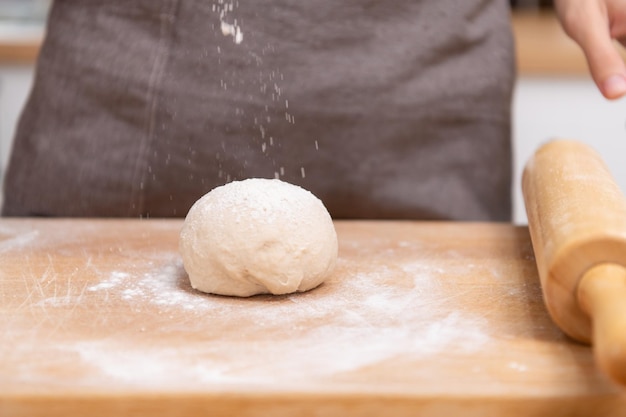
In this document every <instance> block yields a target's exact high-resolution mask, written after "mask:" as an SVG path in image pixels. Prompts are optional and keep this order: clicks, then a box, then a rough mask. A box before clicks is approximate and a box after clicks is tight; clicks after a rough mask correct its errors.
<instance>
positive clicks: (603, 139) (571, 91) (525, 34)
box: [0, 0, 626, 224]
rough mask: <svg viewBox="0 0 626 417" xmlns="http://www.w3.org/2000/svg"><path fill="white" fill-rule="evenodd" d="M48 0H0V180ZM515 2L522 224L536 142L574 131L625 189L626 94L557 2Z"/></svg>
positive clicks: (517, 196)
mask: <svg viewBox="0 0 626 417" xmlns="http://www.w3.org/2000/svg"><path fill="white" fill-rule="evenodd" d="M459 1H462V0H459ZM50 3H51V0H0V181H1V179H2V173H3V172H4V170H5V169H6V164H7V159H8V156H9V152H10V147H11V141H12V138H13V133H14V130H15V124H16V121H17V119H18V117H19V113H20V111H21V108H22V106H23V105H24V102H25V100H26V98H27V95H28V92H29V90H30V87H31V83H32V79H33V71H34V64H35V60H36V57H37V51H38V47H39V44H40V42H41V39H42V37H43V36H44V33H45V19H46V15H47V11H48V9H49V7H50ZM510 4H511V6H512V21H513V28H514V32H515V36H516V43H517V45H516V53H517V67H518V80H517V84H516V90H515V98H514V103H513V105H514V114H513V122H514V131H513V139H514V145H515V183H514V202H515V214H514V221H515V222H516V223H518V224H525V223H526V214H525V210H524V206H523V201H522V196H521V187H520V176H521V171H522V168H523V165H524V163H525V161H526V160H527V159H528V158H529V157H530V155H531V154H532V152H533V151H534V150H535V149H536V147H537V146H538V145H539V144H540V143H541V142H543V141H545V140H547V139H549V138H553V137H566V138H574V139H579V140H582V141H585V142H587V143H589V144H591V145H592V146H594V147H595V148H596V149H597V150H598V151H599V152H600V154H601V155H602V156H603V158H604V159H605V161H606V162H607V164H608V165H609V168H610V169H611V171H612V172H613V175H614V176H615V177H616V178H617V180H618V183H619V184H620V186H621V188H622V190H624V191H626V163H624V159H625V157H626V99H623V100H619V101H615V102H609V101H606V100H605V99H604V98H603V97H602V96H601V95H600V93H599V92H598V91H597V90H596V87H595V85H594V84H593V82H592V81H591V79H590V77H589V75H588V73H587V68H586V63H585V60H584V57H583V55H582V53H581V52H580V51H579V49H578V47H577V46H576V45H575V44H574V43H573V42H572V41H570V40H569V39H568V38H567V37H566V36H565V35H564V34H563V33H562V31H561V29H560V28H559V26H558V23H557V21H556V19H555V17H554V15H553V12H552V1H548V0H510ZM622 52H623V51H622ZM624 56H625V57H626V55H624Z"/></svg>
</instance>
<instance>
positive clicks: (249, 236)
mask: <svg viewBox="0 0 626 417" xmlns="http://www.w3.org/2000/svg"><path fill="white" fill-rule="evenodd" d="M180 252H181V255H182V258H183V264H184V267H185V270H186V271H187V273H188V274H189V279H190V281H191V285H192V286H193V287H194V288H196V289H198V290H200V291H203V292H207V293H212V294H220V295H234V296H239V297H248V296H251V295H255V294H267V293H271V294H289V293H293V292H298V291H307V290H310V289H312V288H315V287H317V286H318V285H320V284H321V283H322V281H324V280H325V279H326V278H327V277H328V276H329V275H330V273H331V272H332V271H333V269H334V267H335V263H336V260H337V234H336V233H335V228H334V226H333V222H332V219H331V217H330V215H329V213H328V211H327V210H326V207H324V204H323V203H322V202H321V200H319V199H318V198H317V197H315V196H314V195H313V194H312V193H311V192H309V191H307V190H305V189H303V188H301V187H298V186H296V185H293V184H289V183H286V182H283V181H281V180H278V179H262V178H251V179H247V180H243V181H233V182H230V183H228V184H226V185H222V186H220V187H217V188H214V189H213V190H211V191H210V192H209V193H207V194H206V195H204V196H203V197H202V198H200V199H199V200H198V201H196V203H195V204H194V205H193V206H192V207H191V209H190V210H189V213H188V214H187V217H186V218H185V222H184V224H183V228H182V231H181V234H180Z"/></svg>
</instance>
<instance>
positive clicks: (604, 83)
mask: <svg viewBox="0 0 626 417" xmlns="http://www.w3.org/2000/svg"><path fill="white" fill-rule="evenodd" d="M556 5H557V11H558V14H559V18H560V20H561V24H562V25H563V28H564V29H565V32H566V33H567V34H568V35H569V36H570V37H571V38H572V39H573V40H574V41H576V42H577V43H578V44H579V45H580V47H581V48H582V50H583V52H584V54H585V57H586V59H587V64H588V65H589V70H590V72H591V76H592V78H593V80H594V81H595V83H596V85H597V86H598V88H599V89H600V92H601V93H602V94H603V95H604V96H605V97H606V98H608V99H616V98H619V97H622V96H624V95H626V65H625V64H624V61H623V59H622V57H621V56H620V54H619V53H618V51H617V49H616V47H615V44H614V43H613V37H618V36H620V35H622V34H618V33H612V30H611V24H610V21H609V9H608V8H607V6H606V4H605V2H603V1H600V0H561V1H558V2H556ZM613 32H615V31H613Z"/></svg>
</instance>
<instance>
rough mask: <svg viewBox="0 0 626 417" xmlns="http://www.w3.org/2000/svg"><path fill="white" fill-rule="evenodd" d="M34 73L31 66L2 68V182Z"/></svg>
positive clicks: (0, 120)
mask: <svg viewBox="0 0 626 417" xmlns="http://www.w3.org/2000/svg"><path fill="white" fill-rule="evenodd" d="M33 73H34V71H33V67H32V66H31V65H2V66H0V181H2V179H3V178H4V176H3V174H4V170H5V169H6V166H7V160H8V157H9V153H10V150H11V141H12V139H13V134H14V131H15V125H16V123H17V119H18V117H19V114H20V112H21V111H22V107H23V106H24V103H25V102H26V98H27V96H28V93H29V92H30V88H31V85H32V79H33ZM0 201H1V196H0Z"/></svg>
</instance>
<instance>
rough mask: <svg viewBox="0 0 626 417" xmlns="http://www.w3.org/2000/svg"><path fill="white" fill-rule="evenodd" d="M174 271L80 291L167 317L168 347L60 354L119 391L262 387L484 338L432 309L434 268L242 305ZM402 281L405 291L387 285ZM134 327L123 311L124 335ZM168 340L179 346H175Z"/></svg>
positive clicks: (462, 314)
mask: <svg viewBox="0 0 626 417" xmlns="http://www.w3.org/2000/svg"><path fill="white" fill-rule="evenodd" d="M344 262H345V261H341V260H340V264H342V263H344ZM340 266H341V265H340ZM181 269H182V264H181V261H180V260H179V259H178V256H175V255H170V256H169V258H168V257H164V260H163V261H162V262H161V263H155V265H154V266H153V267H152V268H151V269H150V270H149V271H147V272H145V273H144V274H143V275H142V276H140V277H137V276H133V275H132V274H130V273H128V272H126V271H123V270H117V271H114V272H111V273H110V274H109V275H108V276H107V277H104V278H103V279H102V281H101V282H99V283H97V284H95V285H92V286H90V287H88V289H87V290H88V291H89V292H90V293H91V294H92V296H93V295H97V294H99V293H107V294H113V293H114V294H117V297H118V300H117V301H118V302H119V301H120V300H121V301H122V302H124V303H128V305H129V307H130V306H133V305H144V306H145V305H150V306H152V307H151V309H152V310H154V309H156V310H157V311H159V312H165V313H167V314H165V317H166V319H165V321H161V322H160V323H162V326H161V327H160V328H159V329H158V330H156V332H161V333H162V335H163V336H164V337H163V338H164V339H168V340H169V341H170V344H168V345H159V343H147V342H146V340H145V339H142V338H141V337H138V338H133V337H127V338H119V337H116V338H113V337H104V338H102V339H95V340H82V341H78V342H75V343H72V344H68V345H67V346H63V350H69V351H72V352H74V354H78V356H79V358H80V360H81V361H82V362H83V363H84V364H87V365H88V366H90V367H93V368H95V369H97V370H98V372H97V373H96V374H97V375H100V378H104V379H106V380H110V379H113V380H115V381H117V382H119V383H123V384H130V385H133V384H140V385H149V386H151V385H156V386H162V385H172V384H177V385H180V384H183V385H185V384H198V383H200V384H215V383H220V384H224V383H226V384H228V383H253V384H254V383H259V384H263V383H267V382H271V381H273V380H281V381H294V380H310V379H311V378H323V377H329V376H333V375H337V374H340V373H345V372H350V371H354V370H357V369H360V368H362V367H366V366H371V365H374V364H376V363H379V362H382V361H385V360H388V359H391V358H393V357H395V356H398V355H404V356H405V355H410V356H411V355H412V356H416V357H419V358H423V357H424V356H429V355H437V354H438V353H441V352H442V351H445V352H446V354H449V353H453V354H455V355H461V356H463V355H469V354H471V353H472V352H475V351H477V350H480V349H481V346H483V345H484V344H485V343H487V342H488V341H489V338H490V335H489V333H488V332H487V331H486V329H487V328H488V325H487V323H486V319H485V318H484V317H481V316H478V315H476V314H474V313H472V312H468V311H462V310H459V309H454V308H450V307H449V305H448V307H446V308H439V307H438V305H437V303H438V301H439V298H440V297H442V298H443V297H445V293H444V292H443V291H442V289H441V288H440V282H439V279H438V276H439V275H440V273H441V270H440V269H439V268H438V267H437V266H424V265H420V264H419V263H409V264H405V265H400V266H399V267H394V268H390V267H387V266H377V267H375V268H371V269H369V270H361V271H360V272H357V273H356V274H354V275H346V276H342V277H339V278H340V279H336V280H335V281H331V282H330V283H328V284H324V286H323V287H321V288H319V289H317V290H313V291H311V292H309V293H304V294H296V295H290V296H281V297H272V296H261V297H253V298H249V299H234V298H230V297H219V296H210V295H206V294H202V293H199V292H195V291H193V290H192V289H191V288H190V287H189V286H188V285H187V283H186V282H185V280H186V276H185V275H184V273H183V274H182V275H181ZM340 269H341V268H340ZM399 273H400V274H403V273H404V274H406V277H405V279H408V282H409V283H412V285H410V286H409V287H403V288H401V287H396V286H394V285H389V284H388V283H389V282H390V280H391V279H395V277H396V276H397V275H398V274H399ZM326 285H328V286H332V288H330V289H329V288H324V287H325V286H326ZM329 290H332V291H329ZM316 291H318V292H319V293H320V294H316ZM327 291H328V292H327ZM152 310H151V311H152ZM129 311H130V310H129ZM141 318H143V319H145V315H144V316H141ZM190 318H191V319H192V320H191V319H190ZM139 319H140V318H139V317H135V318H133V317H132V313H130V312H129V317H128V321H129V324H128V325H127V327H128V326H131V324H132V323H133V320H139ZM228 323H232V325H230V324H228ZM218 324H219V325H218ZM216 329H219V332H221V333H220V334H215V332H216V331H217V330H216ZM151 331H152V330H151ZM142 332H143V328H142ZM168 332H173V333H175V334H181V335H182V336H181V340H185V342H184V343H182V342H181V344H180V345H177V346H172V344H171V339H172V336H171V335H168V334H167V333H168ZM185 334H187V335H191V336H192V337H191V339H189V338H188V337H185V336H184V335H185ZM202 334H204V335H205V336H206V337H205V338H202V337H201V338H198V335H202ZM277 334H280V337H279V338H276V337H275V335H277ZM146 335H147V336H150V332H143V333H141V336H144V337H145V336H146ZM155 340H160V339H159V337H156V339H155ZM190 340H191V341H190ZM268 364H271V372H268V369H269V368H270V366H269V365H268ZM90 378H93V375H91V376H90ZM86 383H88V382H86Z"/></svg>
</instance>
